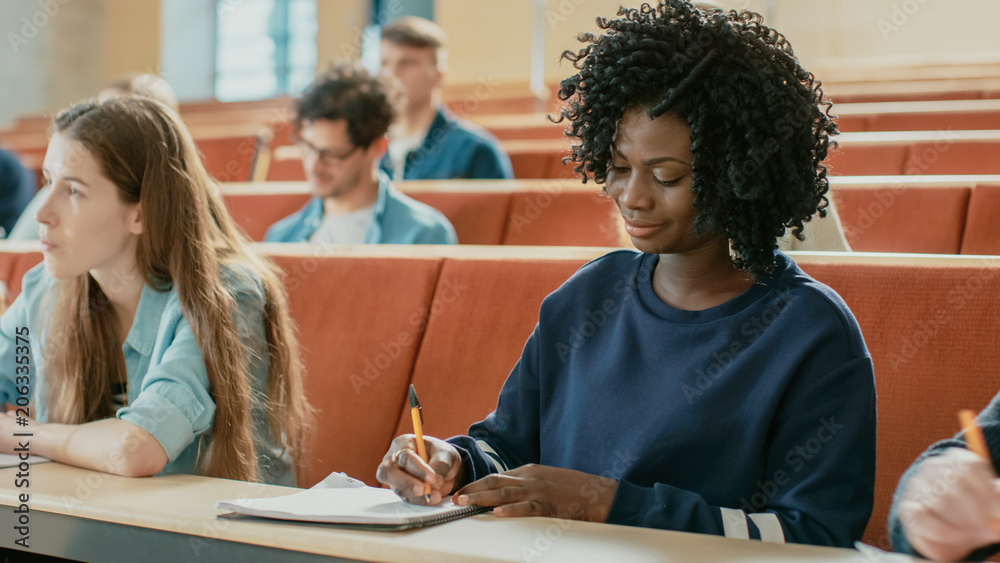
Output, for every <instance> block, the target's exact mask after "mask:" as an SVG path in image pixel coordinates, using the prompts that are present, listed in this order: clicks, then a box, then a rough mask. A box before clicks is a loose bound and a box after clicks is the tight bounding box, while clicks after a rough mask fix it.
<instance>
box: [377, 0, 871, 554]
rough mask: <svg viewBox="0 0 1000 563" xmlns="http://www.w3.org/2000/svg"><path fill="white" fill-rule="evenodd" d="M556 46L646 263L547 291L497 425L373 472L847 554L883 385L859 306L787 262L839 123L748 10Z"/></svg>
mask: <svg viewBox="0 0 1000 563" xmlns="http://www.w3.org/2000/svg"><path fill="white" fill-rule="evenodd" d="M618 16H619V17H618V18H617V19H605V18H599V19H598V26H599V27H600V28H601V29H602V30H603V33H601V34H600V35H597V34H584V35H582V36H581V40H582V41H583V42H585V43H586V45H585V46H584V47H583V49H581V50H580V51H579V52H567V53H566V54H564V58H566V59H568V60H569V61H570V62H572V63H573V64H574V66H575V68H576V70H577V72H576V74H575V75H573V76H572V77H570V78H567V79H566V80H564V81H563V82H562V87H561V89H560V91H559V97H560V99H562V100H564V101H565V102H566V106H565V108H564V109H563V111H562V117H563V118H564V119H565V120H568V128H567V133H568V134H569V136H570V138H571V139H574V140H575V143H574V145H573V150H572V153H571V156H570V157H569V160H571V161H573V162H575V163H577V167H576V171H577V172H578V173H580V174H581V175H582V176H583V178H584V179H585V180H590V179H592V180H595V181H596V182H597V183H598V184H603V185H604V189H605V190H606V191H607V193H608V195H609V196H610V197H611V198H612V199H613V200H614V201H615V202H616V203H617V205H618V208H619V210H620V212H621V215H622V219H623V220H624V222H625V229H626V231H627V232H628V234H629V236H630V237H631V240H632V243H633V245H635V247H636V248H637V249H638V251H639V252H634V251H626V250H620V251H616V252H612V253H610V254H608V255H606V256H603V257H601V258H598V259H597V260H594V261H592V262H591V263H589V264H587V265H586V266H584V267H583V268H581V269H580V271H579V272H577V273H576V274H575V275H574V276H573V277H571V278H570V279H569V280H568V281H566V283H565V284H563V286H562V287H560V288H559V289H558V290H556V291H555V292H554V293H552V294H551V295H549V296H548V297H547V298H546V299H545V301H544V302H543V303H542V306H541V309H540V311H539V319H538V325H537V326H536V327H535V330H534V332H533V333H532V334H531V336H530V337H529V338H528V342H527V344H525V347H524V351H523V353H522V355H521V359H520V361H518V363H517V365H515V366H514V369H513V371H512V372H511V374H510V376H509V377H508V378H507V381H506V382H505V383H504V386H503V389H502V391H501V392H500V397H499V400H498V404H497V408H496V410H495V411H494V412H493V413H492V414H490V415H489V416H487V417H486V419H485V420H483V421H482V422H478V423H476V424H474V425H472V427H471V428H470V430H469V435H468V436H458V437H454V438H450V439H449V440H448V441H442V440H437V439H434V438H428V439H426V442H427V450H428V454H429V459H430V462H429V463H427V462H424V461H423V460H421V458H420V456H418V455H417V454H416V453H415V451H416V448H415V443H414V437H413V436H412V435H407V436H401V437H398V438H396V440H394V442H393V444H392V445H391V446H390V449H389V451H388V453H387V454H386V456H385V458H384V459H383V462H382V463H381V465H380V466H379V470H378V474H377V475H378V479H379V480H380V481H381V482H383V483H385V484H388V485H389V486H391V487H392V488H393V489H395V490H396V491H397V492H398V493H399V494H400V495H401V496H403V497H404V498H406V499H409V500H410V501H411V502H415V503H424V502H425V500H424V495H423V490H424V487H425V486H429V487H430V489H431V492H430V495H429V496H430V499H429V500H430V502H437V501H438V500H439V499H440V498H442V496H444V495H447V494H449V493H454V494H455V497H454V501H455V503H456V504H459V505H465V504H478V505H483V506H493V507H495V508H494V514H496V515H497V516H503V517H511V516H557V517H562V518H576V519H583V520H590V521H596V522H610V523H614V524H624V525H631V526H646V527H653V528H665V529H670V530H679V531H687V532H699V533H708V534H719V535H725V536H726V537H731V538H743V539H759V540H763V541H771V542H784V541H788V542H799V543H812V544H821V545H836V546H850V545H851V544H852V542H853V541H855V540H857V539H859V538H860V537H861V534H862V532H863V531H864V529H865V525H866V523H867V521H868V518H869V515H870V514H871V509H872V503H873V489H874V481H875V385H874V377H873V372H872V362H871V357H870V355H869V354H868V350H867V348H866V347H865V343H864V339H863V338H862V336H861V331H860V330H859V328H858V325H857V322H856V321H855V319H854V317H853V315H852V314H851V312H850V310H848V308H847V306H846V305H845V304H844V302H843V301H842V300H841V299H840V297H839V296H837V294H836V293H834V292H833V291H832V290H831V289H830V288H828V287H826V286H824V285H823V284H821V283H818V282H817V281H815V280H813V279H812V278H810V277H809V276H808V275H806V274H805V273H804V272H803V271H802V270H801V269H799V267H798V266H797V265H796V264H795V262H793V261H792V260H791V259H790V258H789V257H787V256H785V255H784V254H782V253H781V252H779V251H777V246H776V237H778V236H780V235H781V234H782V233H783V232H785V230H786V229H790V230H791V231H792V233H793V234H794V235H801V231H802V228H803V222H804V221H807V220H808V219H809V218H810V217H812V216H813V215H814V214H816V213H817V212H819V213H820V214H821V215H822V214H823V212H824V209H825V206H826V205H827V199H826V195H825V194H826V192H827V188H828V185H827V179H826V169H825V167H824V166H823V164H822V161H823V159H824V158H825V157H826V154H827V149H828V147H829V144H830V137H831V135H834V134H836V132H837V128H836V125H835V124H834V122H833V121H832V120H831V118H830V116H829V114H828V108H829V106H828V103H827V102H826V101H825V99H824V96H823V92H822V90H821V89H820V85H819V82H818V81H817V80H815V78H814V77H813V75H812V74H810V73H808V72H807V71H806V70H804V69H803V68H802V67H801V66H800V65H799V63H798V61H796V59H795V57H794V55H793V53H792V49H791V47H790V46H789V45H788V42H787V41H786V40H785V38H784V37H783V36H781V35H780V34H779V33H777V32H775V31H774V30H772V29H769V28H768V27H766V26H764V25H763V24H762V18H761V17H760V15H759V14H755V13H752V12H747V11H744V12H736V11H731V12H723V11H721V10H712V11H702V10H698V9H696V8H695V7H694V6H693V5H692V4H691V3H689V2H682V1H680V0H667V1H664V2H661V3H660V4H659V5H657V6H655V7H654V6H650V5H649V4H643V5H642V7H640V8H638V9H625V8H622V9H620V10H619V12H618Z"/></svg>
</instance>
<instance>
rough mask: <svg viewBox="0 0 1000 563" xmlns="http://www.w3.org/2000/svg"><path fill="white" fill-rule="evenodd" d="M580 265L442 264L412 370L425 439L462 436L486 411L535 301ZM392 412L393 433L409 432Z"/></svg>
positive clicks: (534, 318) (527, 330) (532, 316)
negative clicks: (393, 419) (427, 435)
mask: <svg viewBox="0 0 1000 563" xmlns="http://www.w3.org/2000/svg"><path fill="white" fill-rule="evenodd" d="M595 257H596V256H595ZM587 261H588V259H587V258H576V259H567V260H558V261H556V260H524V259H521V260H517V259H507V260H475V259H456V260H452V259H446V260H445V262H444V267H443V268H442V269H441V276H440V279H439V280H438V285H437V290H436V291H435V293H434V300H433V302H432V305H431V315H430V320H429V321H428V323H427V331H426V333H425V334H424V339H423V342H422V343H421V345H420V354H419V355H418V357H417V361H416V366H415V368H414V371H413V384H414V386H415V387H416V389H417V393H418V394H419V396H420V404H421V407H423V411H424V431H425V432H426V433H427V434H429V435H432V436H436V437H440V438H447V437H449V436H454V435H456V434H466V433H467V432H468V430H469V425H470V424H472V423H473V422H476V421H478V420H482V419H483V418H484V417H485V416H486V415H487V414H489V413H490V412H492V411H493V409H494V408H495V407H496V402H497V396H499V394H500V388H501V387H502V386H503V382H504V381H505V380H506V379H507V375H508V374H509V373H510V370H511V369H512V368H513V367H514V364H515V363H517V359H518V358H519V357H520V356H521V350H522V349H523V348H524V343H525V342H526V341H527V340H528V336H530V335H531V331H532V330H533V328H534V326H535V323H537V322H538V308H539V306H540V305H541V303H542V299H544V298H545V296H546V295H548V294H549V293H551V292H552V291H554V290H555V289H556V288H558V287H559V286H560V285H562V283H563V282H564V281H566V279H567V278H569V277H570V276H571V275H573V273H574V272H575V271H576V270H578V269H579V268H580V266H582V265H583V264H584V263H586V262H587ZM398 406H399V410H398V411H397V417H396V420H398V423H397V425H396V434H397V435H398V434H405V433H409V432H412V431H413V430H412V428H411V424H412V423H411V421H410V415H409V412H408V411H406V412H404V407H403V405H402V403H399V404H398Z"/></svg>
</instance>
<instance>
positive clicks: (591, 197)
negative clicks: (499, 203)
mask: <svg viewBox="0 0 1000 563" xmlns="http://www.w3.org/2000/svg"><path fill="white" fill-rule="evenodd" d="M620 217H621V215H620V214H619V213H618V209H617V207H616V206H615V203H614V201H612V200H611V199H610V198H608V197H607V196H605V195H604V194H603V192H600V191H598V189H596V188H595V189H594V190H593V191H590V190H586V191H577V190H537V191H525V192H516V193H514V194H513V197H512V200H511V208H510V216H509V217H508V219H507V229H506V232H505V234H504V237H503V244H507V245H512V244H514V245H551V246H614V247H619V246H622V241H623V239H622V233H623V232H624V231H623V229H622V227H621V219H620Z"/></svg>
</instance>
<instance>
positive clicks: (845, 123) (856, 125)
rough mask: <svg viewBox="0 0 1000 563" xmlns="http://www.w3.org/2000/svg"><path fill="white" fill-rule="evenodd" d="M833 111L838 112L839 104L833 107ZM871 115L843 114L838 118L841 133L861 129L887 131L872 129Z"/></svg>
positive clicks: (859, 130) (838, 127)
mask: <svg viewBox="0 0 1000 563" xmlns="http://www.w3.org/2000/svg"><path fill="white" fill-rule="evenodd" d="M833 113H834V114H836V113H837V106H834V107H833ZM871 122H872V119H871V116H868V115H842V116H840V117H838V118H837V129H838V130H840V132H841V133H844V132H851V133H855V132H861V131H887V129H872V127H871Z"/></svg>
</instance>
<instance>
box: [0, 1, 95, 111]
mask: <svg viewBox="0 0 1000 563" xmlns="http://www.w3.org/2000/svg"><path fill="white" fill-rule="evenodd" d="M0 34H2V42H0V125H4V124H8V123H10V121H11V120H12V119H13V118H14V117H15V116H17V115H20V114H23V113H38V112H43V111H49V110H54V109H58V108H61V107H65V106H68V105H69V104H71V103H72V102H74V101H76V100H77V99H80V98H83V97H86V96H88V95H91V94H92V93H93V92H94V91H96V89H97V88H99V87H100V84H101V78H102V65H103V61H102V57H101V48H102V45H103V43H102V37H103V34H102V33H101V3H100V0H34V1H28V0H18V1H5V2H0Z"/></svg>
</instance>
